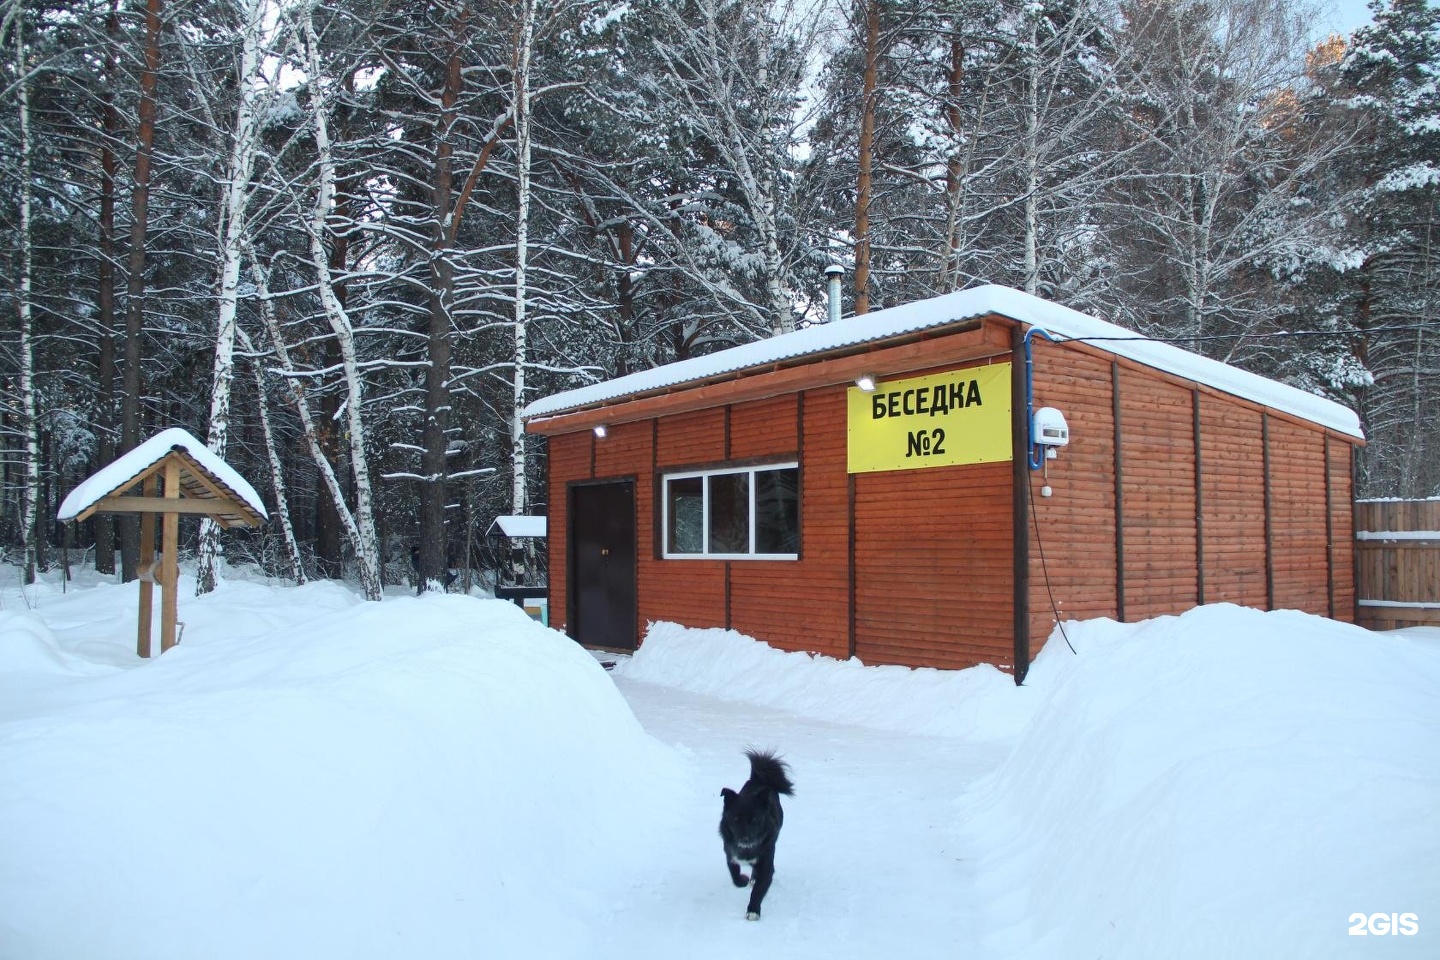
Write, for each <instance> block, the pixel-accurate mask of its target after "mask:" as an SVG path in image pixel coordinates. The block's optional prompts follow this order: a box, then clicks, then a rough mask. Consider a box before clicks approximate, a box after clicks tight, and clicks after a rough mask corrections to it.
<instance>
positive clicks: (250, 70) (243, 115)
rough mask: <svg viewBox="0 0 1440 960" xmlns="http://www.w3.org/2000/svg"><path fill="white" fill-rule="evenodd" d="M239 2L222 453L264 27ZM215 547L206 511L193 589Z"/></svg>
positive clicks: (225, 271)
mask: <svg viewBox="0 0 1440 960" xmlns="http://www.w3.org/2000/svg"><path fill="white" fill-rule="evenodd" d="M246 2H247V5H246V6H245V7H243V8H242V12H243V14H244V16H243V19H244V24H243V26H242V27H241V29H242V30H243V31H244V32H243V34H242V49H241V55H240V76H239V78H238V79H239V85H240V103H239V105H238V106H237V108H236V111H235V130H234V133H233V135H232V139H231V142H230V160H229V164H228V169H227V170H226V178H225V185H224V191H223V196H222V203H221V209H220V223H221V230H220V251H219V252H220V257H219V260H220V269H219V278H218V279H219V287H220V302H219V309H218V318H217V321H216V329H215V371H214V377H213V380H212V384H213V385H212V387H211V395H210V433H209V436H208V437H207V438H206V446H208V447H209V448H210V451H211V452H212V453H214V454H215V455H216V456H218V457H220V458H221V459H224V457H225V446H226V441H227V440H228V439H229V433H230V395H231V384H232V381H233V380H234V377H235V329H236V328H235V308H236V304H237V303H238V301H239V298H240V260H241V255H242V253H243V250H244V244H245V234H246V230H247V224H246V206H247V201H248V199H249V195H250V179H251V175H252V173H253V171H254V169H255V153H256V150H257V149H258V147H259V132H260V131H259V125H258V124H257V123H256V117H255V101H256V98H257V96H258V93H259V89H260V88H259V84H260V75H259V74H260V63H261V59H260V44H261V40H262V31H263V30H264V26H265V25H264V17H263V14H264V6H263V4H262V3H260V0H246ZM219 553H220V525H219V524H218V523H216V522H215V521H214V520H211V519H210V518H209V517H204V518H202V519H201V521H200V550H199V554H200V556H199V561H200V562H199V570H198V572H197V580H198V582H197V584H196V591H197V592H198V593H209V592H210V591H212V590H214V589H215V566H216V562H217V560H218V557H219Z"/></svg>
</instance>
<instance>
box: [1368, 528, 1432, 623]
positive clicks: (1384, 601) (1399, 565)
mask: <svg viewBox="0 0 1440 960" xmlns="http://www.w3.org/2000/svg"><path fill="white" fill-rule="evenodd" d="M1355 597H1356V600H1355V606H1356V610H1355V621H1356V623H1358V624H1360V625H1361V626H1362V627H1369V628H1370V629H1371V630H1394V629H1396V628H1397V627H1440V499H1435V500H1357V501H1356V502H1355Z"/></svg>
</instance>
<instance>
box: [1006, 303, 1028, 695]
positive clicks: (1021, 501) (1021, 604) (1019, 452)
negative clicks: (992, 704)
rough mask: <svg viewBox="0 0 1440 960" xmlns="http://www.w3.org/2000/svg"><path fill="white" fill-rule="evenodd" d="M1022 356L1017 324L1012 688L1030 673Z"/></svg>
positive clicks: (1013, 341) (1013, 351)
mask: <svg viewBox="0 0 1440 960" xmlns="http://www.w3.org/2000/svg"><path fill="white" fill-rule="evenodd" d="M1024 355H1025V332H1024V331H1023V330H1021V329H1020V325H1019V324H1016V326H1015V327H1014V329H1012V330H1011V331H1010V357H1011V364H1010V433H1011V437H1012V439H1011V451H1012V453H1011V458H1010V465H1011V471H1010V473H1011V478H1012V481H1013V482H1012V485H1011V486H1012V489H1011V494H1010V500H1011V507H1012V516H1011V525H1012V540H1013V541H1014V555H1015V567H1014V573H1013V579H1014V598H1013V601H1012V603H1013V606H1014V608H1015V686H1017V687H1018V686H1020V685H1021V684H1022V683H1024V682H1025V675H1026V674H1027V673H1029V672H1030V497H1029V494H1030V425H1029V424H1028V423H1026V422H1025V411H1026V409H1027V408H1028V405H1029V404H1028V399H1029V398H1028V397H1026V395H1025V381H1026V376H1025V371H1024V370H1022V369H1020V365H1021V362H1022V361H1021V357H1023V356H1024Z"/></svg>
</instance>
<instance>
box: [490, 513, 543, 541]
mask: <svg viewBox="0 0 1440 960" xmlns="http://www.w3.org/2000/svg"><path fill="white" fill-rule="evenodd" d="M545 530H546V523H545V518H544V517H524V516H509V515H506V516H500V517H496V518H495V522H494V523H492V524H490V529H489V530H486V531H485V532H486V534H493V533H500V534H502V535H503V536H507V537H544V536H545Z"/></svg>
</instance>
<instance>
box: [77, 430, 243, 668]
mask: <svg viewBox="0 0 1440 960" xmlns="http://www.w3.org/2000/svg"><path fill="white" fill-rule="evenodd" d="M162 485H163V489H162ZM137 487H138V488H139V496H135V495H134V491H135V489H136V488H137ZM96 513H138V514H140V557H139V560H140V566H139V570H138V573H139V576H140V610H139V617H140V622H139V624H138V627H137V630H136V639H135V651H136V653H138V654H139V655H140V656H142V657H149V656H150V655H151V652H152V650H151V645H150V620H151V617H152V614H153V612H154V607H155V599H154V598H155V584H157V583H158V584H160V652H161V653H164V652H165V651H166V650H169V649H170V648H171V647H173V646H175V625H176V622H177V619H176V615H177V613H178V610H177V607H178V602H177V601H178V598H177V596H176V589H177V585H178V583H179V579H180V515H181V514H182V513H184V514H192V515H199V516H208V517H210V518H211V519H213V520H214V521H215V522H216V523H218V524H220V525H221V526H222V527H227V528H228V527H237V526H250V527H258V526H259V525H260V524H261V523H263V522H264V521H265V518H266V515H265V508H264V506H263V505H262V504H261V503H260V498H259V495H258V494H256V493H255V491H254V489H253V488H252V487H251V486H250V485H249V484H248V483H246V482H245V481H244V480H243V479H241V478H240V477H239V476H238V475H235V474H234V472H233V471H231V470H230V469H229V467H228V466H226V465H225V463H224V461H222V460H220V458H219V457H216V456H215V455H214V454H213V453H211V452H210V451H209V450H207V449H206V448H205V446H204V445H203V444H201V443H200V442H199V441H198V440H196V439H195V438H194V437H192V436H191V435H190V434H188V433H186V432H185V431H184V430H178V429H171V430H165V431H163V432H161V433H160V434H158V435H157V436H155V437H152V438H151V439H150V440H148V441H146V442H145V443H143V444H141V445H140V446H138V447H136V448H135V449H134V450H132V451H131V452H130V453H128V454H125V455H124V456H123V457H121V458H120V459H119V460H117V461H116V462H115V463H113V464H111V465H110V466H108V467H106V468H104V469H103V470H101V471H100V472H99V473H97V474H96V475H95V476H93V477H91V478H90V479H89V480H86V481H85V482H84V483H82V484H81V485H80V486H78V487H76V488H75V489H74V490H73V491H71V493H70V496H68V497H66V498H65V502H64V503H63V504H61V505H60V513H59V519H61V520H75V521H77V522H78V521H81V520H84V519H86V518H87V517H90V516H92V515H93V514H96ZM156 515H159V517H160V555H159V557H158V558H157V557H156V555H155V517H156Z"/></svg>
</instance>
